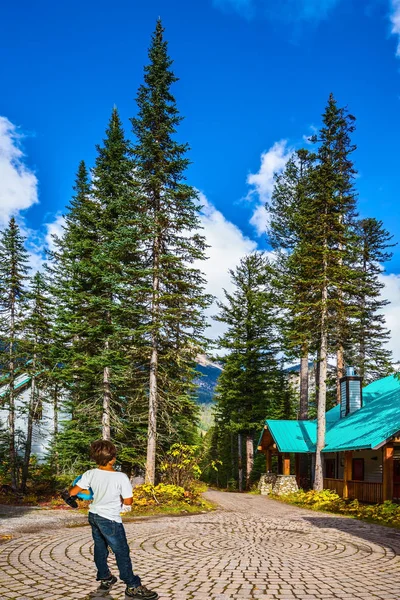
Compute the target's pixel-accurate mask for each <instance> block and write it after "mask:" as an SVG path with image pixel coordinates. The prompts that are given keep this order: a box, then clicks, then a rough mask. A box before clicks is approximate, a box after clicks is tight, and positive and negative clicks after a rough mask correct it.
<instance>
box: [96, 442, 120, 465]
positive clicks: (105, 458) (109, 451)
mask: <svg viewBox="0 0 400 600" xmlns="http://www.w3.org/2000/svg"><path fill="white" fill-rule="evenodd" d="M90 456H91V458H92V459H93V460H94V461H95V462H96V464H97V465H99V467H105V466H106V465H107V464H108V463H109V462H110V460H112V459H113V458H115V457H116V456H117V449H116V447H115V446H114V444H113V443H112V442H109V441H108V440H96V441H95V442H93V443H92V444H91V445H90Z"/></svg>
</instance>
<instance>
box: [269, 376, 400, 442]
mask: <svg viewBox="0 0 400 600" xmlns="http://www.w3.org/2000/svg"><path fill="white" fill-rule="evenodd" d="M265 424H266V426H267V428H268V430H269V431H270V432H271V435H272V437H273V439H274V441H275V443H276V445H277V448H278V450H279V451H280V452H299V453H306V452H315V445H316V439H317V422H316V421H284V420H281V421H274V420H272V419H267V420H266V421H265ZM399 431H400V379H398V378H397V377H395V376H394V375H390V376H389V377H385V378H383V379H379V380H377V381H374V382H373V383H370V384H369V385H368V386H366V387H365V388H364V389H363V406H362V408H360V409H359V410H357V411H356V412H354V413H352V414H350V415H347V416H346V417H344V418H342V419H341V418H340V407H339V406H335V407H334V408H332V409H331V410H330V411H328V412H327V413H326V444H325V448H324V450H323V452H340V451H344V450H361V449H365V448H367V449H369V448H371V449H373V448H377V447H379V446H380V445H382V444H383V443H384V442H385V441H386V440H387V439H389V438H391V437H393V436H394V435H395V434H396V433H398V432H399ZM261 436H262V434H261Z"/></svg>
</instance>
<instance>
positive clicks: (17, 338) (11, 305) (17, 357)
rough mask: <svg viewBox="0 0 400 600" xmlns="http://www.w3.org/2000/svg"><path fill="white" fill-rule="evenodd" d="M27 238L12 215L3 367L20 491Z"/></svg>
mask: <svg viewBox="0 0 400 600" xmlns="http://www.w3.org/2000/svg"><path fill="white" fill-rule="evenodd" d="M24 242H25V240H24V238H23V237H22V235H21V233H20V229H19V227H18V225H17V223H16V221H15V219H14V218H12V219H11V220H10V222H9V225H8V227H6V229H5V230H4V231H2V232H1V234H0V343H1V347H0V368H1V374H2V376H3V377H4V379H3V381H4V382H5V383H6V385H7V395H6V408H7V409H8V426H9V431H8V436H9V438H8V439H9V449H8V458H9V473H10V479H11V486H12V488H13V489H14V490H17V488H18V485H19V481H18V471H17V451H16V429H15V420H16V407H15V400H16V396H17V394H16V391H15V379H16V377H17V376H18V374H21V373H22V372H23V369H24V365H25V363H26V349H25V344H24V333H25V311H26V308H27V287H26V285H27V278H28V253H27V252H26V250H25V246H24Z"/></svg>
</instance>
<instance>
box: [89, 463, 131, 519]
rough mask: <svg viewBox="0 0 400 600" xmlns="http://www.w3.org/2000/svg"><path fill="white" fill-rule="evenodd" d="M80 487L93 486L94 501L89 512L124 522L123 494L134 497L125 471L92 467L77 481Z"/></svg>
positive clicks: (125, 496)
mask: <svg viewBox="0 0 400 600" xmlns="http://www.w3.org/2000/svg"><path fill="white" fill-rule="evenodd" d="M77 485H79V487H80V488H82V489H84V490H87V489H89V488H92V490H93V501H92V503H91V504H90V506H89V512H91V513H94V514H95V515H99V516H100V517H104V518H105V519H110V521H117V523H122V519H121V515H120V512H121V507H122V502H121V496H122V498H124V499H125V498H132V486H131V483H130V481H129V479H128V476H127V475H125V473H120V472H119V471H104V470H103V469H90V471H86V472H85V473H84V474H83V475H82V477H81V479H80V480H79V481H78V482H77Z"/></svg>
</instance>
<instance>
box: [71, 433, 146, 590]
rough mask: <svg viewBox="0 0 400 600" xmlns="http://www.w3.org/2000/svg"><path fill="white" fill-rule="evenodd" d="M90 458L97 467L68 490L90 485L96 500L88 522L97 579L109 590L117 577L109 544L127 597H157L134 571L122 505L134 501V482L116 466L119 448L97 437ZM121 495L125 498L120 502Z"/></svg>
mask: <svg viewBox="0 0 400 600" xmlns="http://www.w3.org/2000/svg"><path fill="white" fill-rule="evenodd" d="M90 455H91V458H92V459H93V460H94V461H95V462H96V464H97V468H96V469H90V471H86V472H85V473H84V474H83V475H82V478H81V479H80V480H79V485H74V486H73V487H72V488H71V489H70V490H69V493H70V495H71V496H75V495H76V494H79V492H81V491H82V490H87V489H88V488H89V487H90V488H92V490H93V502H92V504H91V505H90V506H89V523H90V525H91V527H92V535H93V540H94V562H95V564H96V567H97V581H100V589H102V590H109V589H110V588H111V586H112V585H114V583H116V582H117V578H116V577H114V576H113V575H112V574H111V573H110V570H109V568H108V565H107V557H108V547H110V548H111V550H112V551H113V552H114V554H115V559H116V561H117V565H118V569H119V576H120V578H121V579H122V581H124V583H125V584H126V590H125V594H126V596H127V597H128V598H142V599H144V600H156V599H157V598H158V594H157V592H152V591H151V590H148V589H147V588H146V587H145V586H144V585H142V584H141V581H140V577H139V576H138V575H134V573H133V571H132V563H131V559H130V556H129V546H128V542H127V541H126V535H125V529H124V526H123V524H122V519H121V516H120V512H121V510H122V505H125V506H130V505H132V502H133V498H132V486H131V484H130V482H129V479H128V477H127V476H126V475H125V474H124V473H120V472H118V471H115V470H114V464H115V461H116V456H117V450H116V448H115V446H114V444H112V443H111V442H109V441H108V440H97V441H96V442H93V444H92V445H91V446H90ZM121 499H122V502H121Z"/></svg>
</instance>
